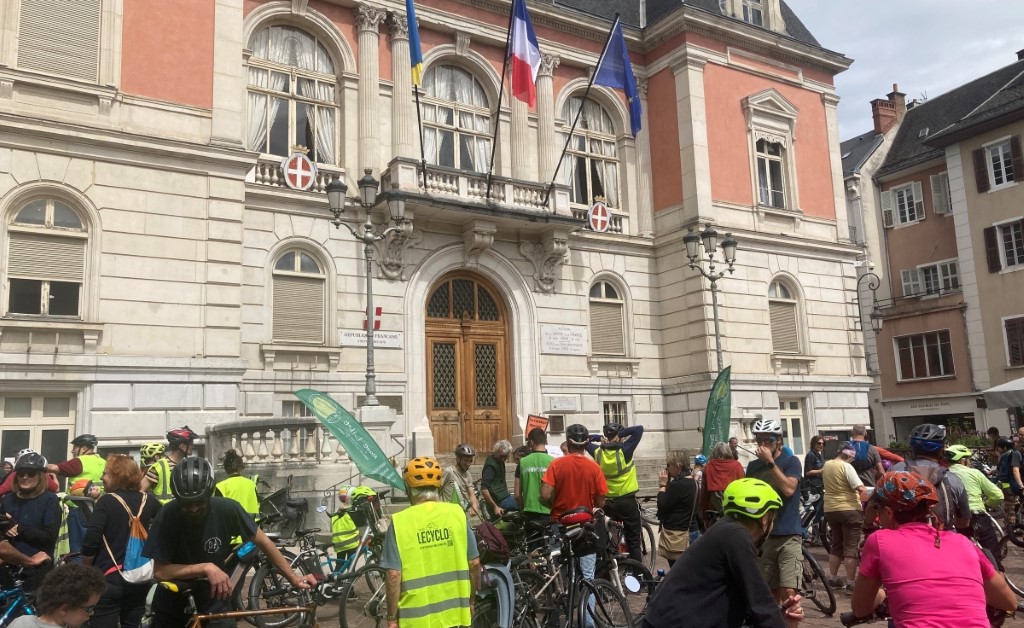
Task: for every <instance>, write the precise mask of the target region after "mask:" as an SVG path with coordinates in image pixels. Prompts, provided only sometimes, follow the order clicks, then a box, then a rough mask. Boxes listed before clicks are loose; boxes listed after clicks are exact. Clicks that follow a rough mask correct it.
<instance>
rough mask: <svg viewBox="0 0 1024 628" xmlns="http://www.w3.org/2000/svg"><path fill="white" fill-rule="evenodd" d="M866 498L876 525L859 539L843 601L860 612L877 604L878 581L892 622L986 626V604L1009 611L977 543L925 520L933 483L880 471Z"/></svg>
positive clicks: (1001, 582)
mask: <svg viewBox="0 0 1024 628" xmlns="http://www.w3.org/2000/svg"><path fill="white" fill-rule="evenodd" d="M871 501H872V502H875V503H877V504H878V505H879V506H880V508H881V511H880V514H879V518H880V519H881V521H882V529H880V530H878V531H877V532H875V533H874V534H872V535H871V536H869V537H868V538H867V540H866V541H865V542H864V548H863V549H862V551H861V559H860V572H859V573H858V575H857V583H856V584H855V585H854V587H853V598H852V599H851V600H850V605H851V608H852V609H853V613H854V614H855V615H856V616H858V617H866V616H867V615H869V614H871V613H872V612H873V611H874V609H875V608H876V607H877V606H878V604H880V603H881V601H882V599H883V598H882V597H881V595H880V594H879V591H880V588H881V587H883V586H884V587H885V594H884V595H885V596H887V598H888V603H889V614H890V615H891V616H892V619H893V622H894V624H895V625H897V626H952V625H955V626H988V625H989V620H988V617H987V615H986V611H985V604H986V603H988V604H989V605H990V606H993V607H995V608H997V609H1001V610H1005V611H1012V610H1014V609H1015V608H1016V607H1017V598H1016V597H1015V596H1014V594H1013V592H1012V591H1011V590H1010V588H1009V586H1007V584H1006V580H1005V579H1004V578H1003V577H1002V576H1001V575H1000V574H999V573H998V572H997V571H996V570H995V568H994V567H993V566H992V563H991V562H989V560H988V559H987V558H986V557H985V555H984V554H983V553H982V551H981V550H980V549H978V548H977V547H975V546H974V544H973V543H971V542H970V541H969V540H968V539H966V538H964V536H963V535H961V534H957V533H955V532H951V531H945V530H943V531H940V530H937V529H936V528H935V527H933V526H932V525H931V524H930V523H929V522H928V520H929V517H930V516H931V514H932V508H933V507H934V506H936V505H937V504H938V503H939V496H938V495H937V493H936V490H935V487H934V486H933V485H932V484H931V483H929V482H928V481H927V480H925V479H924V478H923V477H921V476H920V475H919V474H917V473H914V472H912V471H888V472H887V473H885V475H883V476H882V477H881V479H879V481H878V485H877V487H876V488H875V492H874V495H872V498H871Z"/></svg>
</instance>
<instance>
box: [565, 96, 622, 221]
mask: <svg viewBox="0 0 1024 628" xmlns="http://www.w3.org/2000/svg"><path fill="white" fill-rule="evenodd" d="M580 107H583V113H582V114H580V120H579V122H577V123H576V130H575V132H573V136H572V141H571V142H569V150H568V153H567V155H566V161H567V163H566V164H565V166H567V167H565V166H563V171H562V172H563V174H562V182H563V183H565V184H567V185H569V186H570V187H571V188H572V198H571V201H572V202H573V203H576V204H579V205H591V204H592V203H593V202H594V197H596V196H603V197H604V198H605V203H606V204H607V205H608V207H616V208H617V207H620V204H619V153H618V147H617V145H616V144H615V125H613V124H612V118H611V116H609V115H608V112H607V111H605V109H604V107H602V106H601V105H599V104H598V103H597V102H596V101H594V100H591V99H589V98H588V99H587V100H583V99H582V98H578V97H573V98H570V99H569V100H568V101H567V102H566V103H565V106H564V107H563V109H562V120H563V121H564V122H565V127H564V128H563V130H562V142H565V135H566V134H568V133H569V129H570V128H571V127H572V122H573V120H575V119H576V113H577V112H578V111H579V110H580Z"/></svg>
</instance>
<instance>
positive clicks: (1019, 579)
mask: <svg viewBox="0 0 1024 628" xmlns="http://www.w3.org/2000/svg"><path fill="white" fill-rule="evenodd" d="M1012 541H1013V537H1010V536H1004V537H1003V538H1002V539H1000V540H999V562H1001V563H1002V564H1003V569H1004V571H1003V576H1005V577H1006V584H1008V585H1009V586H1010V589H1011V590H1012V591H1013V592H1014V593H1015V594H1016V595H1017V597H1018V598H1022V599H1024V587H1022V585H1024V548H1021V547H1018V546H1017V544H1016V543H1013V542H1012Z"/></svg>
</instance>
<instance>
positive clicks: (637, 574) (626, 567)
mask: <svg viewBox="0 0 1024 628" xmlns="http://www.w3.org/2000/svg"><path fill="white" fill-rule="evenodd" d="M616 562H617V563H618V571H619V578H618V579H619V581H618V582H617V583H616V582H615V581H613V580H612V561H610V560H609V561H605V562H604V563H603V564H601V565H598V567H597V571H596V572H595V573H594V577H596V578H600V579H601V580H607V581H609V582H611V583H612V584H613V585H616V587H615V588H616V590H618V592H619V593H621V594H622V597H623V598H624V599H625V600H626V605H627V606H629V612H630V613H631V614H632V615H633V619H634V620H639V618H640V616H641V615H643V612H644V608H645V607H646V606H647V598H648V591H649V589H650V584H649V583H650V582H651V580H652V578H651V571H650V570H649V569H648V568H647V566H646V565H644V564H643V563H638V562H637V561H635V560H633V559H631V558H623V559H621V560H617V561H616ZM627 577H632V578H634V579H635V583H634V586H639V589H637V590H636V591H630V590H629V587H628V586H627V583H626V579H627ZM644 583H648V584H644Z"/></svg>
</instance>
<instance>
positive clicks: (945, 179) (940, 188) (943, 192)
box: [931, 173, 953, 214]
mask: <svg viewBox="0 0 1024 628" xmlns="http://www.w3.org/2000/svg"><path fill="white" fill-rule="evenodd" d="M931 182H932V211H933V212H935V213H936V214H948V213H950V212H951V211H953V208H952V207H950V206H949V176H948V175H947V174H946V173H942V174H933V175H932V176H931Z"/></svg>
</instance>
